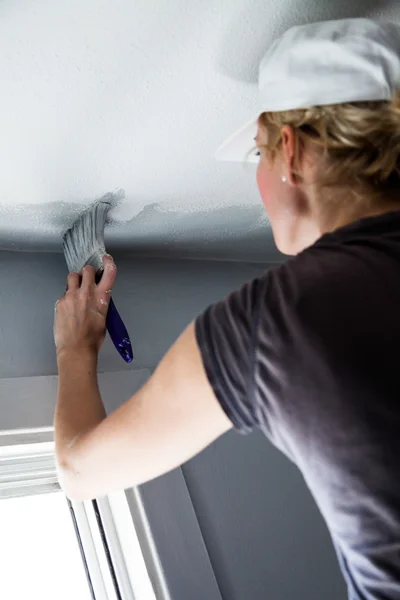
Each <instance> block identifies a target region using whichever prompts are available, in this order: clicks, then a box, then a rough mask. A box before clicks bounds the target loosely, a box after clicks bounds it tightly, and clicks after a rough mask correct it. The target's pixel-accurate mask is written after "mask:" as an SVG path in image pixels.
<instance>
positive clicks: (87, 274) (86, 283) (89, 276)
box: [81, 265, 96, 291]
mask: <svg viewBox="0 0 400 600" xmlns="http://www.w3.org/2000/svg"><path fill="white" fill-rule="evenodd" d="M95 276H96V272H95V270H94V268H93V267H92V266H91V265H86V267H83V269H82V283H81V290H82V291H88V290H89V288H91V287H92V286H93V285H94V283H95Z"/></svg>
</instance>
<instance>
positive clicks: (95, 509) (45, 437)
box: [0, 427, 170, 600]
mask: <svg viewBox="0 0 400 600" xmlns="http://www.w3.org/2000/svg"><path fill="white" fill-rule="evenodd" d="M52 492H60V493H62V492H61V489H60V486H59V483H58V478H57V471H56V464H55V454H54V432H53V428H51V427H46V428H40V429H21V430H13V431H0V502H1V499H2V498H10V497H16V496H26V495H31V494H44V493H52ZM131 493H133V495H134V497H135V498H136V501H137V504H138V507H139V513H140V504H141V502H140V494H139V492H138V491H137V490H131ZM66 501H67V502H68V505H69V508H70V511H71V517H72V522H73V524H74V527H75V530H76V534H77V539H78V542H79V545H80V550H81V553H82V558H83V562H84V566H85V570H86V574H87V577H88V582H89V587H90V589H91V592H92V596H93V597H94V598H95V600H170V596H169V593H168V590H167V586H166V585H165V581H164V579H163V574H162V570H161V568H160V565H159V562H158V559H157V556H156V552H154V553H153V556H152V560H151V564H149V568H150V570H151V571H152V573H151V575H152V576H151V577H150V576H149V572H148V569H147V566H146V562H145V559H144V557H143V554H142V551H141V546H140V540H139V537H138V535H137V532H136V529H135V525H134V522H133V519H132V514H131V511H130V508H129V504H128V501H127V498H126V494H125V493H124V492H116V493H113V494H111V495H110V496H107V497H103V498H99V499H97V500H93V501H87V502H71V501H70V500H67V499H66ZM142 516H143V522H144V523H141V525H142V526H143V524H144V525H146V523H145V515H144V512H143V514H142ZM154 590H156V592H155V591H154Z"/></svg>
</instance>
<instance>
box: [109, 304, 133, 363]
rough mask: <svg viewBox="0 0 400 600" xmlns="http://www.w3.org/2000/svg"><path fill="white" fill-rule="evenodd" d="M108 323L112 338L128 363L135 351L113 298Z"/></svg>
mask: <svg viewBox="0 0 400 600" xmlns="http://www.w3.org/2000/svg"><path fill="white" fill-rule="evenodd" d="M106 325H107V330H108V333H109V334H110V338H111V339H112V341H113V344H114V346H115V347H116V349H117V350H118V352H119V353H120V355H121V356H122V358H123V359H124V361H125V362H127V363H130V362H132V360H133V351H132V345H131V340H130V339H129V333H128V331H127V329H126V327H125V325H124V322H123V320H122V319H121V317H120V316H119V312H118V311H117V309H116V307H115V304H114V302H113V299H112V298H111V299H110V304H109V306H108V313H107V318H106Z"/></svg>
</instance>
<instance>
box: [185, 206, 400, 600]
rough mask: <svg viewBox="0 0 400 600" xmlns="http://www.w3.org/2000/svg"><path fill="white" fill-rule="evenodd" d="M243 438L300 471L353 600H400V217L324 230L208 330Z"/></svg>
mask: <svg viewBox="0 0 400 600" xmlns="http://www.w3.org/2000/svg"><path fill="white" fill-rule="evenodd" d="M196 336H197V340H198V344H199V347H200V351H201V354H202V358H203V362H204V366H205V369H206V373H207V376H208V379H209V381H210V383H211V386H212V387H213V389H214V392H215V395H216V397H217V399H218V401H219V402H220V404H221V406H222V408H223V409H224V411H225V412H226V414H227V415H228V417H229V419H230V420H231V421H232V424H233V426H234V427H235V429H236V430H237V431H239V432H241V433H249V432H251V431H252V430H253V429H254V428H259V429H261V430H262V431H263V432H264V433H265V434H266V435H267V436H268V438H269V439H270V440H271V441H272V443H273V444H275V445H276V446H277V447H278V448H279V449H280V450H282V451H283V452H284V453H285V454H286V455H287V456H288V457H289V458H290V459H291V460H292V461H293V462H295V463H296V464H297V465H298V467H299V468H300V470H301V472H302V474H303V476H304V478H305V480H306V482H307V485H308V486H309V488H310V490H311V492H312V493H313V495H314V497H315V499H316V501H317V503H318V506H319V508H320V510H321V512H322V515H323V516H324V518H325V520H326V523H327V525H328V528H329V530H330V533H331V535H332V539H333V542H334V545H335V547H336V550H337V553H338V557H339V562H340V566H341V568H342V571H343V574H344V576H345V578H346V581H347V584H348V590H349V598H350V599H351V600H356V599H357V600H360V599H362V600H372V599H373V600H394V599H396V600H399V599H400V351H399V348H400V211H399V212H392V213H389V214H386V215H382V216H378V217H370V218H366V219H362V220H360V221H358V222H356V223H353V224H351V225H349V226H347V227H344V228H342V229H339V230H337V231H336V232H334V233H331V234H327V235H324V236H323V237H322V238H321V239H320V240H319V241H318V242H317V243H316V244H314V245H313V246H312V247H310V248H308V249H307V250H305V251H304V252H302V253H301V254H299V255H298V256H297V257H295V258H294V259H291V260H289V261H288V262H287V263H286V264H284V265H282V266H279V267H278V268H274V269H271V270H269V271H268V272H266V273H265V275H264V276H263V277H260V278H259V279H256V280H254V281H252V282H250V283H248V284H246V285H245V286H244V287H243V288H242V289H241V290H239V291H237V292H234V293H233V294H231V295H230V296H229V297H228V298H227V299H226V300H224V301H223V302H220V303H217V304H215V305H213V306H211V307H209V308H208V309H207V310H206V312H205V313H204V314H203V315H201V316H200V317H199V318H198V319H197V321H196Z"/></svg>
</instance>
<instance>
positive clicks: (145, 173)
mask: <svg viewBox="0 0 400 600" xmlns="http://www.w3.org/2000/svg"><path fill="white" fill-rule="evenodd" d="M397 5H398V3H397V2H392V3H388V2H379V1H378V2H372V1H367V0H365V1H362V0H358V1H355V0H353V2H349V1H348V0H345V1H334V0H275V1H273V0H268V1H267V0H253V1H251V0H165V1H161V0H57V1H56V2H55V1H54V0H36V1H35V2H32V1H31V0H25V1H22V0H20V1H19V2H15V1H13V0H3V1H2V2H1V3H0V80H1V90H2V91H1V96H0V164H1V179H0V185H1V188H0V247H3V248H13V249H35V248H37V249H41V250H55V249H60V235H61V232H62V231H63V229H64V228H65V227H66V226H68V225H69V224H70V223H71V221H72V220H73V218H75V216H76V215H77V214H78V213H79V211H80V210H81V209H82V206H83V205H87V204H89V203H91V202H93V201H94V200H95V199H96V198H99V197H101V196H103V195H104V194H105V193H107V192H110V191H111V192H113V191H115V190H117V189H120V188H122V189H123V190H125V200H124V202H123V203H122V205H121V212H120V215H119V218H120V219H121V220H123V221H125V223H124V224H118V225H114V226H113V227H111V228H109V230H108V240H109V243H110V247H113V246H116V245H120V246H122V247H124V248H129V249H131V250H133V251H140V252H146V253H148V254H152V253H153V254H154V253H162V254H163V255H168V254H171V255H172V254H185V255H188V256H189V255H194V256H208V257H220V258H231V259H246V260H265V259H267V258H268V256H272V254H271V253H272V252H273V246H272V241H271V236H270V230H269V228H268V225H267V222H266V219H265V216H264V212H263V208H262V206H261V204H260V200H259V198H258V193H257V190H256V185H255V181H254V167H251V166H246V167H244V166H242V165H238V164H223V163H216V162H215V161H214V159H213V154H214V151H215V149H216V148H217V146H218V145H219V143H220V142H221V141H223V140H224V138H225V137H226V136H227V135H229V134H230V133H232V132H233V131H234V130H235V129H236V128H237V127H239V126H240V125H241V124H242V123H243V122H245V121H246V120H248V119H249V118H251V117H253V116H254V113H255V107H256V89H257V88H256V77H257V65H258V62H259V59H260V56H261V55H262V54H263V52H264V51H265V49H266V48H267V46H268V44H269V43H270V42H271V40H272V39H274V38H275V37H276V36H277V35H279V34H280V33H281V32H282V31H283V30H284V29H286V28H287V27H289V26H291V25H293V24H296V23H301V22H305V21H315V20H321V19H328V18H342V17H352V16H376V17H379V18H384V19H397V18H398V16H399V14H400V11H399V10H397Z"/></svg>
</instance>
